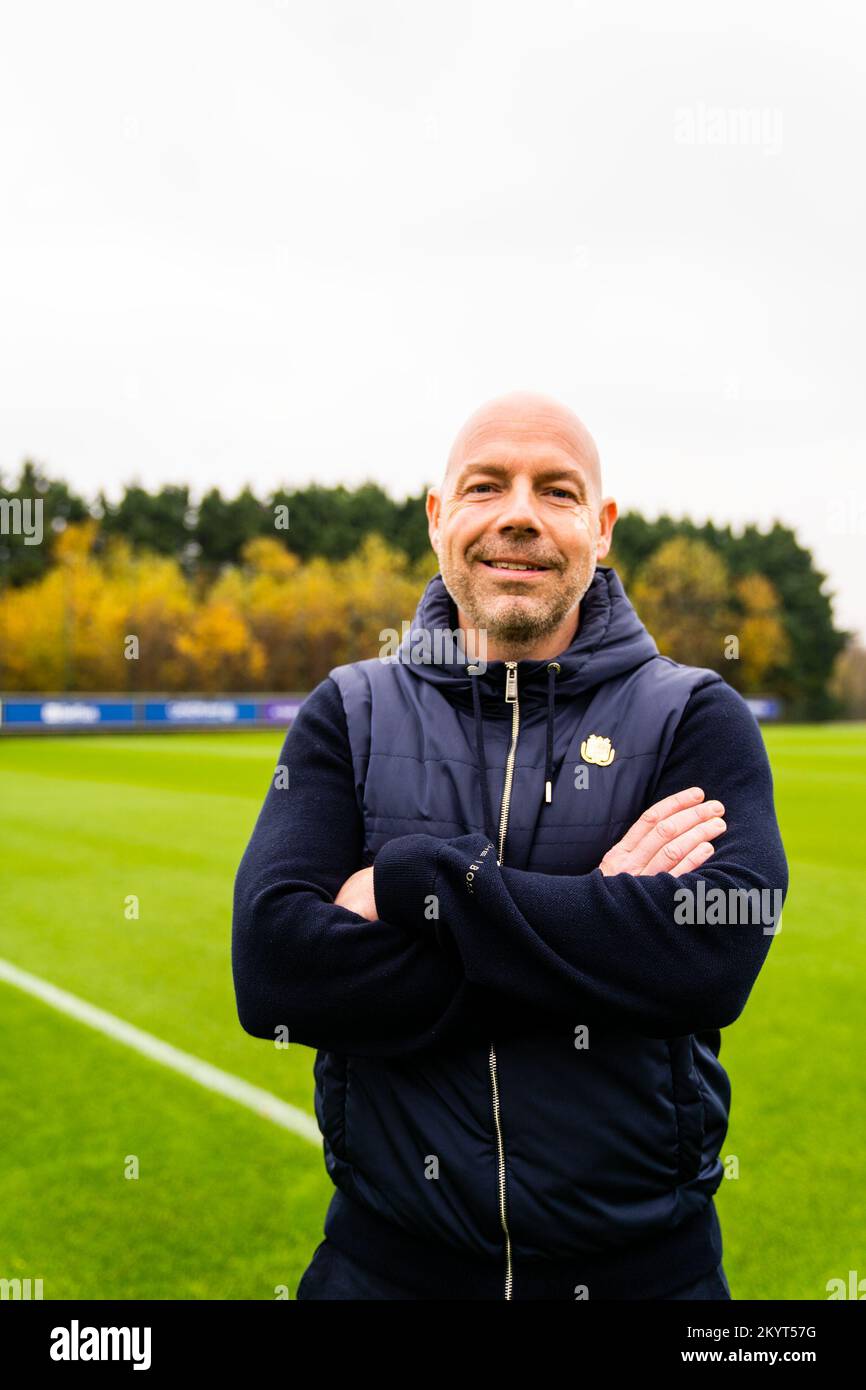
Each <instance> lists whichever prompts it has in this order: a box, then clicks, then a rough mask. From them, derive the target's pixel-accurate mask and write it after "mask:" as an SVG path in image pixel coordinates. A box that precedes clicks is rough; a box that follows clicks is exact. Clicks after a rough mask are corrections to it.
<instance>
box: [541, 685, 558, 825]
mask: <svg viewBox="0 0 866 1390" xmlns="http://www.w3.org/2000/svg"><path fill="white" fill-rule="evenodd" d="M560 669H561V668H560V665H559V662H558V661H550V662H548V665H547V762H546V763H545V764H544V799H545V801H546V802H548V803H549V802H551V801H552V800H553V683H554V681H555V680H556V677H557V675H558V673H559V671H560Z"/></svg>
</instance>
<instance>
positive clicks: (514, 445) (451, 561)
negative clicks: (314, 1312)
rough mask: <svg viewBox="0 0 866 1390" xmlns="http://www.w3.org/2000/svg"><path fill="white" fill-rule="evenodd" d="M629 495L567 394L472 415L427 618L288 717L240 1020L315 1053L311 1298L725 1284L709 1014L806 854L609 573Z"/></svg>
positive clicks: (517, 399) (460, 447)
mask: <svg viewBox="0 0 866 1390" xmlns="http://www.w3.org/2000/svg"><path fill="white" fill-rule="evenodd" d="M616 516H617V507H616V503H615V501H614V500H613V499H612V498H610V497H605V496H604V495H603V488H602V478H601V466H600V462H599V455H598V450H597V448H596V445H595V443H594V441H593V439H592V436H591V435H590V434H589V431H588V430H587V429H586V427H585V426H584V425H583V423H582V422H581V421H580V420H579V419H578V417H577V416H576V415H575V414H574V412H573V411H571V410H570V409H569V408H567V407H566V406H565V405H563V404H561V403H559V402H557V401H556V400H553V399H552V398H550V397H548V396H544V395H539V394H537V393H529V392H514V393H510V394H508V395H506V396H502V397H499V398H497V399H495V400H493V401H489V402H487V403H486V404H484V405H483V406H481V407H480V409H478V410H477V411H476V412H475V413H474V414H473V415H472V416H470V418H469V419H468V420H467V421H466V423H465V424H464V425H463V427H462V428H461V430H460V431H459V433H458V435H457V437H456V439H455V441H454V445H453V447H452V449H451V452H450V454H449V457H448V460H447V466H446V469H445V474H444V477H443V479H442V482H441V484H440V486H439V487H436V488H432V489H431V490H430V492H429V495H428V498H427V517H428V525H429V533H430V541H431V544H432V546H433V549H434V550H435V552H436V555H437V557H438V561H439V570H438V572H437V573H436V575H434V577H433V579H431V580H430V582H429V583H428V585H427V586H426V588H425V590H424V593H423V595H422V596H421V599H420V601H419V604H418V607H417V609H416V612H415V616H414V620H413V623H412V627H411V631H410V632H409V633H408V634H407V636H406V637H405V638H404V640H403V642H402V643H401V644H400V647H399V650H398V651H397V652H393V651H389V652H388V653H387V654H380V655H378V656H371V657H370V658H368V659H366V660H363V661H358V662H354V663H351V664H349V665H345V666H338V667H335V668H334V669H333V670H332V671H331V672H330V673H329V675H328V677H327V678H326V679H325V680H324V681H322V682H321V683H320V684H319V685H318V686H317V687H316V689H315V690H314V691H313V692H312V693H311V694H310V696H309V697H308V698H307V700H306V701H305V702H304V705H303V707H302V708H301V710H300V712H299V714H298V716H297V718H296V720H295V723H294V724H293V726H292V728H291V730H290V731H289V733H288V735H287V737H286V740H285V743H284V746H283V750H282V755H281V759H280V762H281V764H282V765H284V766H287V767H288V769H289V777H288V779H280V781H279V786H278V785H277V784H276V783H275V784H274V785H272V786H271V787H270V789H269V790H268V792H267V795H266V798H265V802H264V805H263V807H262V810H261V813H260V815H259V818H258V821H257V823H256V826H255V828H254V830H253V834H252V837H251V839H250V842H249V844H248V846H247V849H246V852H245V854H244V857H243V860H242V862H241V865H240V867H239V869H238V873H237V878H236V883H235V898H234V922H233V937H232V952H233V970H234V982H235V990H236V997H237V1006H238V1014H239V1018H240V1021H241V1023H242V1026H243V1027H244V1028H245V1029H246V1030H247V1031H248V1032H249V1033H251V1034H253V1035H254V1036H256V1037H261V1038H271V1039H273V1038H274V1036H275V1034H276V1030H277V1029H285V1028H288V1030H289V1035H290V1038H292V1039H293V1040H294V1041H295V1042H301V1043H304V1044H306V1045H308V1046H310V1047H314V1048H315V1049H316V1051H317V1055H316V1060H315V1064H314V1075H315V1096H314V1099H315V1110H316V1116H317V1119H318V1123H319V1128H320V1130H321V1133H322V1136H323V1143H324V1157H325V1164H326V1167H327V1171H328V1173H329V1175H330V1176H331V1178H332V1181H333V1183H334V1186H335V1192H334V1194H333V1197H332V1200H331V1203H330V1206H329V1208H328V1212H327V1215H326V1218H325V1224H324V1239H323V1240H322V1241H321V1242H320V1243H319V1245H318V1246H317V1248H316V1251H315V1253H314V1256H313V1259H312V1261H311V1262H310V1264H309V1265H308V1267H307V1269H306V1270H305V1272H304V1275H303V1278H302V1279H301V1281H300V1284H299V1286H298V1289H297V1294H296V1297H297V1298H299V1299H326V1300H328V1299H401V1300H402V1299H451V1300H454V1299H457V1300H463V1299H500V1298H504V1299H506V1300H510V1299H519V1300H549V1299H552V1300H562V1299H568V1300H569V1301H573V1300H575V1299H590V1298H594V1299H599V1298H600V1299H611V1298H613V1299H625V1300H634V1299H699V1298H701V1299H702V1298H722V1299H724V1298H729V1297H730V1290H729V1286H728V1283H727V1279H726V1275H725V1271H724V1269H723V1266H722V1240H721V1230H720V1226H719V1221H718V1216H717V1213H716V1210H715V1204H714V1201H713V1195H714V1193H715V1191H716V1189H717V1188H718V1185H719V1182H720V1181H721V1177H722V1165H721V1161H720V1157H719V1154H720V1149H721V1145H722V1143H723V1141H724V1137H725V1133H726V1129H727V1123H728V1112H729V1104H730V1091H731V1087H730V1081H729V1078H728V1076H727V1073H726V1071H725V1069H724V1068H723V1066H722V1064H721V1062H720V1061H719V1051H720V1046H721V1033H720V1030H721V1029H722V1028H723V1027H726V1026H728V1025H730V1024H731V1023H732V1022H734V1020H735V1019H736V1018H737V1017H739V1015H740V1013H741V1012H742V1010H743V1008H744V1006H745V1003H746V1000H747V998H748V996H749V993H750V991H751V988H752V986H753V984H754V981H755V979H756V977H757V974H758V972H759V970H760V968H761V966H762V964H763V961H764V959H765V957H766V954H767V951H768V950H769V946H770V943H771V941H772V939H773V935H774V934H775V930H776V924H777V922H778V915H779V911H780V909H781V902H782V901H783V900H784V896H785V893H786V891H787V882H788V871H787V863H786V859H785V854H784V850H783V847H782V843H781V838H780V835H779V830H778V825H777V821H776V816H775V810H774V806H773V792H772V779H771V775H770V769H769V765H768V762H767V757H766V753H765V751H764V746H763V742H762V739H761V735H760V731H759V730H758V727H757V725H756V723H755V721H754V719H753V717H752V715H751V713H750V712H749V710H748V708H747V706H746V705H745V703H744V701H743V700H742V699H741V697H740V696H739V695H738V694H736V692H734V691H733V690H732V689H731V687H729V686H728V685H727V684H726V683H725V682H724V681H723V680H722V679H721V677H720V676H719V675H718V674H717V673H716V672H714V671H711V670H709V669H705V668H700V667H692V666H686V665H683V664H681V663H677V662H674V661H671V660H670V659H668V658H666V657H662V656H660V655H659V652H658V649H657V647H656V644H655V642H654V641H653V639H652V637H651V636H650V634H649V633H648V632H647V630H646V628H645V627H644V625H643V624H642V623H641V621H640V619H639V618H638V616H637V614H636V613H635V611H634V608H633V607H632V605H631V603H630V602H629V600H628V598H627V596H626V594H625V591H624V589H623V586H622V584H621V582H620V580H619V578H618V576H617V575H616V572H615V571H614V570H613V569H612V568H610V567H609V566H604V565H602V564H601V563H600V561H602V560H603V559H604V558H605V556H606V555H607V553H608V551H609V548H610V544H611V537H612V532H613V528H614V524H615V522H616ZM443 634H445V635H449V636H452V637H457V638H459V639H460V640H459V642H457V643H451V644H447V643H443V642H442V641H441V640H437V639H440V638H441V637H442V636H443ZM722 637H723V634H720V636H719V641H720V644H721V642H722ZM419 638H423V639H424V640H421V641H419ZM455 647H456V650H455ZM443 650H444V651H446V652H447V655H446V656H445V657H444V658H443V657H441V655H435V654H441V652H442V651H443ZM431 652H432V653H434V656H433V658H432V659H431V657H430V653H431ZM286 781H287V783H288V786H284V782H286ZM711 890H716V894H717V898H718V900H719V901H717V902H716V908H717V911H716V912H715V913H714V914H712V915H711V914H709V913H707V912H706V910H705V906H706V902H707V894H708V892H709V891H711ZM756 890H757V892H756ZM755 899H757V902H758V904H759V905H760V910H758V909H756V908H755ZM744 900H747V901H748V903H749V905H750V907H749V910H748V911H745V912H744V910H743V908H744ZM768 903H769V904H770V906H771V909H772V910H770V911H764V906H765V904H768ZM744 917H745V920H743V918H744Z"/></svg>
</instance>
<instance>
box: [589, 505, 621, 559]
mask: <svg viewBox="0 0 866 1390" xmlns="http://www.w3.org/2000/svg"><path fill="white" fill-rule="evenodd" d="M617 516H618V511H617V506H616V502H614V500H613V498H612V497H605V498H604V500H603V502H602V504H601V507H600V508H599V513H598V543H597V544H596V548H595V554H596V562H599V561H601V560H603V559H604V557H605V555H606V554H607V552H608V551H609V550H610V543H611V540H612V539H613V528H614V526H615V525H616V518H617Z"/></svg>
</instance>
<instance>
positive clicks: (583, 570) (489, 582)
mask: <svg viewBox="0 0 866 1390" xmlns="http://www.w3.org/2000/svg"><path fill="white" fill-rule="evenodd" d="M506 402H507V403H505V404H497V403H494V405H493V408H486V409H485V410H484V411H483V412H478V413H477V414H476V416H473V417H471V419H470V421H469V422H468V424H467V426H465V427H464V430H463V431H461V434H460V435H458V437H457V441H455V447H454V449H453V450H452V453H451V457H450V460H449V466H448V471H447V473H446V477H445V480H444V482H443V485H442V487H441V489H438V488H434V489H431V490H430V493H429V495H428V498H427V515H428V521H429V528H430V541H431V544H432V545H433V548H434V550H435V551H436V554H437V556H438V558H439V568H440V571H441V574H442V578H443V581H444V583H445V587H446V588H447V590H448V592H449V593H450V595H451V597H452V598H453V599H454V602H455V603H456V605H457V607H458V610H460V615H461V626H466V625H467V623H468V625H469V626H472V627H474V628H476V629H484V630H486V633H487V642H488V655H490V656H491V658H492V659H497V658H501V654H502V653H504V652H506V651H507V652H508V653H509V654H514V655H515V656H520V655H521V654H522V655H530V656H531V655H537V656H544V655H556V654H557V653H558V652H560V651H562V650H564V648H565V647H566V646H567V645H568V643H569V642H570V640H571V638H572V636H573V634H574V631H575V628H576V624H577V616H578V605H579V603H580V600H581V599H582V597H583V595H584V594H585V593H586V590H587V589H588V587H589V585H590V583H591V581H592V577H593V574H594V572H595V566H596V563H597V562H598V560H600V559H603V558H604V556H605V555H606V554H607V552H608V550H609V548H610V539H611V532H612V530H613V524H614V521H615V519H616V503H615V502H613V501H612V500H611V499H606V500H604V501H603V500H602V499H601V497H600V474H599V468H598V456H597V454H596V452H595V446H594V444H593V442H592V439H591V437H590V436H589V435H588V434H587V433H586V431H585V430H584V429H583V426H582V425H581V424H580V422H579V421H578V420H577V418H576V417H575V416H573V415H572V413H571V412H570V411H566V410H565V408H564V407H562V408H557V407H556V406H555V405H553V406H547V405H541V406H539V405H537V404H530V405H527V404H526V403H524V402H518V403H517V404H515V403H514V401H513V400H512V399H511V398H506ZM509 561H511V562H514V563H515V564H521V565H530V566H532V568H531V569H529V570H518V569H514V568H509V567H508V565H507V562H509ZM492 562H499V563H498V564H497V565H494V564H493V563H492ZM557 644H558V645H557ZM493 649H495V650H493Z"/></svg>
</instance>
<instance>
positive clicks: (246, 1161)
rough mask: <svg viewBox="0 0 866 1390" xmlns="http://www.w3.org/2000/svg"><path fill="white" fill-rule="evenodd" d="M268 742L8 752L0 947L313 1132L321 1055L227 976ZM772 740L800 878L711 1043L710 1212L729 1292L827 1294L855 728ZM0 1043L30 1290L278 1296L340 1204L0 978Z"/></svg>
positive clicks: (857, 1070) (865, 1220)
mask: <svg viewBox="0 0 866 1390" xmlns="http://www.w3.org/2000/svg"><path fill="white" fill-rule="evenodd" d="M282 739H283V735H282V732H279V731H278V732H275V733H268V734H259V733H256V734H235V733H221V734H199V735H166V736H159V735H149V736H141V737H135V736H117V737H113V736H111V737H89V736H88V737H76V738H22V739H6V740H3V741H2V742H0V793H2V796H0V823H2V844H3V859H4V872H3V882H2V890H0V891H2V897H0V957H2V958H3V959H5V960H6V961H9V962H12V963H13V964H14V965H16V966H18V967H20V968H22V969H24V970H26V971H28V972H30V973H32V974H34V975H37V976H39V977H41V978H42V979H43V980H47V981H50V982H51V983H52V984H54V985H57V986H60V987H61V988H62V989H65V990H67V991H69V992H71V993H72V994H74V995H77V996H79V997H80V998H81V999H83V1000H86V1001H88V1002H89V1003H91V1004H95V1005H97V1006H99V1007H100V1008H102V1009H105V1010H108V1011H109V1012H110V1013H112V1014H115V1015H117V1016H119V1017H120V1018H122V1019H125V1020H127V1021H129V1022H131V1023H133V1024H136V1025H137V1026H138V1027H139V1028H142V1029H145V1030H146V1031H147V1032H148V1033H152V1034H155V1035H156V1037H158V1038H160V1039H163V1040H164V1041H166V1042H169V1043H172V1044H174V1046H176V1047H179V1048H181V1049H183V1050H184V1051H185V1052H189V1053H192V1054H194V1055H195V1056H196V1057H200V1058H203V1059H205V1060H206V1061H208V1062H211V1063H213V1064H215V1065H216V1066H218V1067H220V1068H222V1069H223V1070H225V1071H227V1072H230V1073H232V1074H233V1075H235V1076H238V1077H241V1078H244V1079H246V1080H248V1081H251V1082H253V1083H255V1084H257V1085H259V1086H262V1087H264V1088H266V1089H267V1090H268V1091H271V1092H273V1093H275V1094H276V1095H277V1096H279V1097H281V1098H282V1099H284V1100H287V1101H289V1102H291V1103H292V1104H294V1105H296V1106H299V1107H301V1108H303V1109H304V1110H306V1111H307V1112H309V1114H311V1115H312V1113H313V1079H312V1062H313V1053H312V1052H311V1051H309V1050H308V1049H306V1048H303V1047H300V1046H292V1047H289V1048H288V1049H285V1050H277V1049H276V1048H275V1047H274V1046H273V1045H271V1044H269V1043H268V1042H267V1041H265V1040H260V1039H255V1038H251V1037H249V1036H248V1035H247V1034H245V1033H244V1032H243V1030H242V1029H241V1027H240V1025H239V1023H238V1021H237V1015H236V1012H235V1003H234V992H233V987H232V980H231V961H230V941H231V893H232V882H233V878H234V873H235V870H236V868H237V864H238V862H239V860H240V856H241V854H242V853H243V849H244V847H245V845H246V842H247V840H248V838H249V835H250V832H251V830H252V826H253V823H254V821H255V818H256V815H257V814H258V810H259V807H260V805H261V802H262V800H263V798H264V795H265V792H266V789H267V786H268V782H269V778H270V776H271V772H272V769H273V766H274V764H275V763H276V761H277V756H278V754H279V751H280V748H281V746H282ZM766 739H767V744H768V748H769V751H770V756H771V759H772V763H773V769H774V776H775V783H776V796H777V807H778V812H779V817H780V821H781V825H782V833H783V838H784V841H785V847H786V850H787V853H788V859H789V863H790V868H791V885H790V891H789V896H788V901H787V903H786V906H785V910H784V914H783V923H782V931H781V932H780V934H779V935H778V937H777V938H776V940H775V941H774V942H773V945H772V948H771V950H770V955H769V958H768V961H767V964H766V966H765V968H764V970H763V972H762V974H761V976H760V978H759V980H758V983H757V984H756V986H755V989H754V991H753V993H752V996H751V998H750V1000H749V1003H748V1005H747V1007H746V1010H745V1012H744V1014H743V1016H742V1018H741V1019H740V1020H739V1021H738V1022H737V1023H735V1024H734V1025H733V1027H731V1028H730V1029H728V1030H726V1032H725V1033H724V1034H723V1039H722V1060H723V1061H724V1063H725V1065H726V1067H727V1069H728V1073H729V1075H730V1077H731V1083H732V1088H733V1102H732V1110H731V1124H730V1128H729V1131H728V1137H727V1141H726V1143H725V1146H724V1148H723V1151H722V1154H723V1157H725V1156H727V1155H735V1156H736V1158H737V1160H738V1164H739V1177H738V1178H735V1179H731V1180H725V1181H723V1182H722V1186H721V1188H720V1191H719V1194H718V1197H717V1199H716V1200H717V1206H718V1210H719V1215H720V1219H721V1223H722V1231H723V1237H724V1243H725V1268H726V1272H727V1274H728V1279H729V1282H730V1284H731V1290H732V1293H733V1296H734V1298H740V1299H746V1298H755V1299H764V1298H783V1299H825V1298H826V1297H827V1293H826V1283H827V1280H828V1279H831V1278H842V1279H845V1280H846V1281H847V1279H848V1271H849V1270H851V1269H854V1270H857V1271H858V1275H859V1277H860V1278H864V1277H866V1194H864V1183H863V1175H864V1166H866V1165H864V1155H866V1106H864V1101H863V1079H862V1073H863V1057H864V1049H863V1042H862V1035H861V1033H860V1009H861V1008H862V1007H863V984H864V978H866V922H864V912H863V906H862V904H863V900H864V893H866V864H864V862H863V854H862V839H863V836H862V823H863V801H864V791H863V788H864V785H866V726H864V725H847V726H844V725H834V726H826V727H788V728H778V729H770V730H767V731H766ZM130 894H136V895H137V897H138V899H139V913H140V915H139V918H138V920H128V919H127V917H126V916H125V910H124V909H125V902H126V899H127V896H128V895H130ZM0 1048H2V1054H0V1056H2V1060H0V1111H2V1116H3V1121H2V1139H0V1151H2V1157H0V1278H7V1279H8V1278H15V1277H19V1278H28V1277H29V1278H32V1279H36V1278H41V1279H43V1291H44V1297H45V1298H46V1299H57V1298H81V1299H87V1298H91V1299H109V1298H112V1299H113V1298H119V1299H138V1298H161V1299H196V1298H209V1299H273V1298H274V1297H276V1296H277V1293H276V1291H277V1290H278V1288H279V1287H280V1286H283V1285H287V1286H288V1289H289V1292H290V1295H293V1294H294V1289H295V1287H296V1285H297V1281H298V1279H299V1278H300V1275H301V1273H302V1271H303V1269H304V1268H305V1266H306V1264H307V1263H308V1261H309V1258H310V1255H311V1253H312V1251H313V1249H314V1247H315V1246H316V1244H317V1243H318V1241H319V1240H320V1239H321V1238H322V1221H323V1218H324V1213H325V1209H326V1207H327V1203H328V1199H329V1196H330V1192H331V1190H332V1189H331V1185H330V1181H329V1179H328V1177H327V1174H326V1172H325V1168H324V1163H323V1159H322V1154H321V1147H320V1146H317V1145H315V1144H312V1143H310V1142H309V1141H308V1140H306V1139H304V1138H301V1137H299V1136H296V1135H294V1134H292V1133H289V1132H288V1131H286V1130H284V1129H281V1128H279V1127H278V1126H276V1125H274V1124H273V1123H271V1122H270V1121H268V1120H267V1119H265V1118H263V1117H261V1116H259V1115H256V1114H254V1113H253V1112H252V1111H250V1110H248V1109H246V1108H244V1107H242V1106H240V1105H238V1104H236V1103H235V1102H233V1101H231V1100H229V1099H227V1098H224V1097H221V1096H218V1095H215V1094H213V1093H212V1092H210V1091H208V1090H205V1089H204V1088H203V1087H201V1086H199V1085H198V1084H197V1083H196V1082H194V1081H192V1080H189V1079H187V1078H185V1077H183V1076H181V1075H179V1074H177V1073H176V1072H174V1071H171V1070H169V1069H167V1068H165V1067H162V1066H160V1065H159V1064H158V1063H156V1062H153V1061H150V1060H148V1059H146V1058H144V1057H142V1056H140V1055H139V1054H137V1053H136V1052H133V1051H131V1050H130V1049H129V1048H127V1047H126V1046H124V1045H123V1044H122V1043H120V1042H117V1041H114V1040H112V1039H110V1038H108V1037H105V1036H103V1035H101V1034H100V1033H97V1032H95V1031H94V1030H93V1029H91V1028H88V1027H87V1026H86V1025H84V1024H82V1023H79V1022H77V1021H75V1020H73V1019H71V1018H69V1017H67V1016H66V1015H64V1014H62V1013H60V1012H58V1011H56V1010H55V1009H53V1008H52V1007H50V1006H49V1005H47V1004H45V1003H43V1002H41V1001H40V1000H37V999H35V998H33V997H32V996H30V995H28V994H25V993H24V992H22V991H21V990H19V989H17V988H15V987H14V986H11V985H8V984H5V983H0ZM127 1155H136V1156H137V1158H138V1161H139V1165H140V1176H139V1178H138V1179H137V1180H135V1181H129V1180H127V1179H126V1178H125V1177H124V1165H125V1162H126V1159H127Z"/></svg>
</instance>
